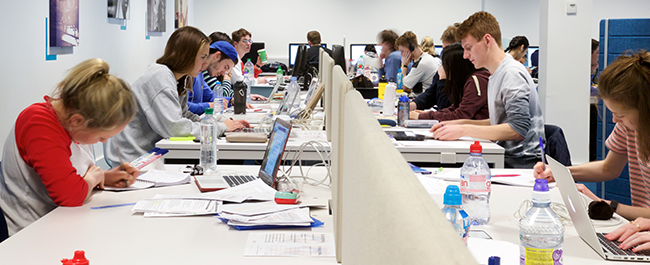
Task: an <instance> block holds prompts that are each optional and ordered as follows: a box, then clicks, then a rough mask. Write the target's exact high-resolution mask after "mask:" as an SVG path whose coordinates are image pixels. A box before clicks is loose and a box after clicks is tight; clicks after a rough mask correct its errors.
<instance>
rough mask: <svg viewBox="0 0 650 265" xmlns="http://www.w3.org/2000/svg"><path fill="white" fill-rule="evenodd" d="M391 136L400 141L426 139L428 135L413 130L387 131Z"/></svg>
mask: <svg viewBox="0 0 650 265" xmlns="http://www.w3.org/2000/svg"><path fill="white" fill-rule="evenodd" d="M385 132H386V134H387V135H388V136H389V137H392V138H393V139H395V140H398V141H424V139H425V138H426V136H424V135H421V134H415V133H414V132H413V131H385Z"/></svg>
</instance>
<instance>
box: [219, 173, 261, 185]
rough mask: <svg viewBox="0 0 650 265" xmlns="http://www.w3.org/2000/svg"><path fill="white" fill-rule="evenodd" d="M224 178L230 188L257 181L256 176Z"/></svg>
mask: <svg viewBox="0 0 650 265" xmlns="http://www.w3.org/2000/svg"><path fill="white" fill-rule="evenodd" d="M223 178H224V179H225V180H226V182H227V183H228V186H230V187H234V186H237V185H241V184H244V183H246V182H251V181H253V180H255V176H253V175H225V176H223Z"/></svg>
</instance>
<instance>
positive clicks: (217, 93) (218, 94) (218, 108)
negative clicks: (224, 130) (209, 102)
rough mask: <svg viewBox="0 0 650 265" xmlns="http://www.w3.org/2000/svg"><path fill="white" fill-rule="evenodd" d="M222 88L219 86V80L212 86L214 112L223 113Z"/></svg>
mask: <svg viewBox="0 0 650 265" xmlns="http://www.w3.org/2000/svg"><path fill="white" fill-rule="evenodd" d="M223 107H224V106H223V88H222V87H221V82H219V81H218V80H217V83H216V85H215V86H214V112H213V113H214V114H222V113H223Z"/></svg>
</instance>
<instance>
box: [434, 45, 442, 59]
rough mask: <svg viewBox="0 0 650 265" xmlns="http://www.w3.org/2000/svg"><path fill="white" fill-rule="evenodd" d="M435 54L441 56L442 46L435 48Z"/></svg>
mask: <svg viewBox="0 0 650 265" xmlns="http://www.w3.org/2000/svg"><path fill="white" fill-rule="evenodd" d="M435 50H436V53H437V54H438V55H441V56H442V45H436V46H435Z"/></svg>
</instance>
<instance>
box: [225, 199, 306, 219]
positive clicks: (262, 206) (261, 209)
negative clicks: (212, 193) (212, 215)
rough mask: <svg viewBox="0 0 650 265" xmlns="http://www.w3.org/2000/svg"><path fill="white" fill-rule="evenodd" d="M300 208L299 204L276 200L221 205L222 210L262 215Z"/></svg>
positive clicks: (239, 213)
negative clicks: (279, 202) (277, 201)
mask: <svg viewBox="0 0 650 265" xmlns="http://www.w3.org/2000/svg"><path fill="white" fill-rule="evenodd" d="M295 208H300V205H299V204H276V203H275V202H256V203H242V204H226V205H223V206H222V207H221V211H222V212H226V213H230V214H238V215H246V216H253V215H260V214H268V213H275V212H281V211H286V210H289V209H295Z"/></svg>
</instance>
